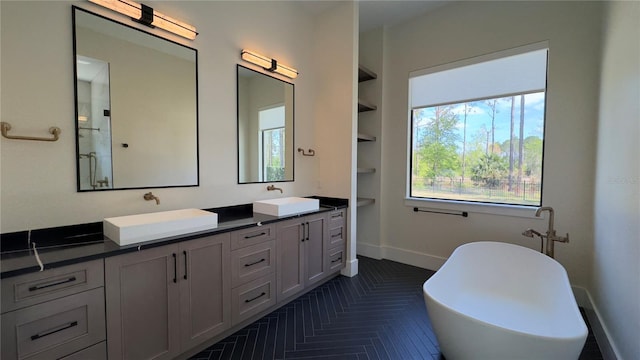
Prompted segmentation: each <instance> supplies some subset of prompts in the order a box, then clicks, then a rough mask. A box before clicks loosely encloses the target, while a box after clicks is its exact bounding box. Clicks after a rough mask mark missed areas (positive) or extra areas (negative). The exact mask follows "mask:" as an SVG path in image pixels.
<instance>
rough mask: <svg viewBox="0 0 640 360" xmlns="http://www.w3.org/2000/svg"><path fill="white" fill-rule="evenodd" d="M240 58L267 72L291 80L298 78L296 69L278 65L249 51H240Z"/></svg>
mask: <svg viewBox="0 0 640 360" xmlns="http://www.w3.org/2000/svg"><path fill="white" fill-rule="evenodd" d="M240 57H241V58H242V60H244V61H248V62H250V63H252V64H256V65H258V66H261V67H262V68H263V69H265V70H267V71H270V72H275V73H278V74H280V75H284V76H286V77H288V78H291V79H295V78H296V77H298V71H297V70H296V69H294V68H292V67H290V66H287V65H282V64H280V63H278V61H276V59H272V58H270V57H266V56H264V55H260V54H258V53H256V52H253V51H251V50H242V52H241V53H240Z"/></svg>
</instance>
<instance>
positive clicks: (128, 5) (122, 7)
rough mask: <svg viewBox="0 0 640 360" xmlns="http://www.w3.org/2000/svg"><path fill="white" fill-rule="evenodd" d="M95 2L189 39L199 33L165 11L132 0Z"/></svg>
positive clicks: (100, 0)
mask: <svg viewBox="0 0 640 360" xmlns="http://www.w3.org/2000/svg"><path fill="white" fill-rule="evenodd" d="M89 1H90V2H92V3H94V4H98V5H100V6H104V7H106V8H107V9H110V10H113V11H115V12H118V13H120V14H123V15H126V16H129V17H131V19H132V20H134V21H136V22H139V23H141V24H144V25H147V26H149V27H152V28H155V27H159V28H160V29H163V30H166V31H168V32H172V33H174V34H176V35H179V36H182V37H184V38H187V39H189V40H193V39H195V38H196V35H198V32H197V31H196V28H195V27H194V26H191V25H189V24H186V23H184V22H182V21H179V20H176V19H174V18H172V17H169V16H167V15H165V14H163V13H160V12H157V11H155V10H153V8H152V7H150V6H147V5H144V4H138V3H137V2H135V1H131V0H89Z"/></svg>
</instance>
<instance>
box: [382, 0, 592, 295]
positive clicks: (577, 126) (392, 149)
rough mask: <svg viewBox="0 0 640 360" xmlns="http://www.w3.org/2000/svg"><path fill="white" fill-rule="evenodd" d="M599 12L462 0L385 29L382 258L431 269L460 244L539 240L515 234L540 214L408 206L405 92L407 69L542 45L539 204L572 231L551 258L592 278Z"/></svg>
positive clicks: (542, 224) (573, 274)
mask: <svg viewBox="0 0 640 360" xmlns="http://www.w3.org/2000/svg"><path fill="white" fill-rule="evenodd" d="M601 11H602V8H601V4H599V3H592V2H502V1H499V2H487V1H481V2H462V3H455V4H451V5H449V6H446V7H443V8H440V9H438V10H436V11H434V12H433V13H431V14H428V15H426V16H422V17H420V18H417V19H414V20H412V21H409V22H406V23H404V24H401V25H397V26H394V27H390V28H388V29H386V34H385V36H386V37H385V39H384V41H385V42H384V44H385V49H384V56H385V63H384V76H385V82H384V89H383V93H384V94H385V96H384V97H383V104H382V111H383V131H382V138H383V142H382V144H383V149H382V200H381V202H382V204H383V205H382V209H381V211H382V213H381V219H382V224H381V228H382V233H381V244H380V245H381V246H380V249H379V250H381V251H382V252H383V253H384V254H386V257H388V258H391V259H396V260H399V261H403V262H409V263H413V264H415V265H419V266H424V267H428V268H437V267H438V266H439V265H441V264H442V262H443V261H444V260H445V259H446V258H447V257H448V256H449V255H450V254H451V252H452V251H453V250H454V249H455V248H456V247H457V246H459V245H461V244H464V243H467V242H472V241H478V240H495V241H504V242H510V243H516V244H520V245H524V246H527V247H530V248H533V249H536V248H539V244H540V242H539V241H538V240H537V239H530V238H525V237H523V236H522V235H521V233H522V231H523V230H525V229H527V228H529V227H531V228H535V229H538V230H539V231H545V230H546V228H547V222H546V221H543V220H539V219H534V218H524V217H514V216H504V215H491V214H480V213H475V212H474V213H471V214H470V216H469V218H462V217H456V216H446V215H437V214H426V213H414V212H413V211H412V208H411V207H409V206H406V205H405V203H404V198H405V194H406V176H407V175H406V174H407V127H408V120H407V119H408V110H407V104H408V100H407V92H408V74H409V72H411V71H414V70H418V69H424V68H428V67H432V66H436V65H440V64H446V63H449V62H453V61H456V60H460V59H466V58H470V57H474V56H478V55H482V54H487V53H491V52H496V51H500V50H504V49H509V48H513V47H518V46H522V45H526V44H531V43H536V42H540V41H548V42H549V46H550V50H549V79H548V98H547V118H546V119H547V120H546V135H545V154H544V155H545V164H544V195H543V205H545V206H552V207H554V208H555V210H556V228H557V230H558V232H559V233H561V234H562V235H564V233H566V232H568V233H569V234H570V237H571V242H570V243H568V244H557V245H556V258H557V260H558V261H559V262H560V263H562V264H563V265H564V266H565V268H566V269H567V271H568V273H569V276H570V278H571V282H572V284H574V285H579V286H586V285H587V284H588V278H589V273H590V267H591V265H590V263H591V256H592V251H593V227H592V224H591V218H592V208H593V206H592V203H593V186H594V185H593V174H594V171H595V168H594V164H593V163H594V161H593V159H594V155H595V140H596V123H597V110H598V104H597V99H598V81H599V79H598V73H599V54H600V44H599V38H600V21H601V15H600V14H601ZM531 213H533V212H531Z"/></svg>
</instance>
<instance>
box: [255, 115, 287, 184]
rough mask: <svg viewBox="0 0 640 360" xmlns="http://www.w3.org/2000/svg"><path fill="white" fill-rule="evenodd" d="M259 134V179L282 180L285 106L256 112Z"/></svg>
mask: <svg viewBox="0 0 640 360" xmlns="http://www.w3.org/2000/svg"><path fill="white" fill-rule="evenodd" d="M258 117H259V122H260V134H259V136H258V139H259V140H258V141H259V142H260V144H259V149H260V170H261V171H260V180H261V181H284V176H285V174H284V168H285V163H284V158H285V154H284V144H285V138H284V134H285V131H284V125H285V108H284V106H277V107H273V108H270V109H265V110H260V111H259V112H258Z"/></svg>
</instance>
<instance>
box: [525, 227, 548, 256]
mask: <svg viewBox="0 0 640 360" xmlns="http://www.w3.org/2000/svg"><path fill="white" fill-rule="evenodd" d="M522 235H524V236H526V237H530V238H533V235H537V236H539V237H540V252H544V248H543V245H544V235H542V234H541V233H539V232H537V231H535V230H533V229H531V228H529V229H527V230H525V231H523V232H522Z"/></svg>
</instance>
